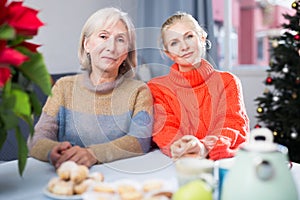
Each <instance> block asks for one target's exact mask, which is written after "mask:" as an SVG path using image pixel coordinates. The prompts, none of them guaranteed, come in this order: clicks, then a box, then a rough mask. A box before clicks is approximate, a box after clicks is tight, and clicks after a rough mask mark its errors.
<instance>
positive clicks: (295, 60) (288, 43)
mask: <svg viewBox="0 0 300 200" xmlns="http://www.w3.org/2000/svg"><path fill="white" fill-rule="evenodd" d="M292 8H293V9H295V14H293V15H290V14H284V15H283V16H284V18H285V19H286V20H287V23H285V24H283V25H282V27H283V31H282V32H283V33H282V34H281V35H280V36H278V37H273V38H270V44H271V46H272V48H271V49H270V68H268V70H267V74H268V76H267V78H266V80H265V85H266V89H265V91H264V92H263V94H262V96H260V97H257V98H256V99H255V101H256V102H257V106H258V107H257V116H256V118H257V119H258V124H257V125H256V126H255V128H259V127H262V126H265V127H268V128H269V129H271V130H272V131H273V134H274V142H276V143H279V144H282V145H284V146H286V147H288V149H289V158H290V160H291V161H294V162H298V163H300V0H297V1H295V2H293V3H292Z"/></svg>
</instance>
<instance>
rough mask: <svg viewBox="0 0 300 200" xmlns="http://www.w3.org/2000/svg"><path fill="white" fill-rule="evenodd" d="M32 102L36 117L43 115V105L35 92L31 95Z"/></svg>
mask: <svg viewBox="0 0 300 200" xmlns="http://www.w3.org/2000/svg"><path fill="white" fill-rule="evenodd" d="M29 97H30V102H31V106H32V111H33V113H34V114H35V115H41V113H42V104H41V102H40V100H39V98H38V97H37V95H36V94H35V93H34V92H31V93H30V94H29Z"/></svg>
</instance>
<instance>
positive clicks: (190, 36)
mask: <svg viewBox="0 0 300 200" xmlns="http://www.w3.org/2000/svg"><path fill="white" fill-rule="evenodd" d="M193 37H194V35H192V34H189V35H187V36H186V38H187V39H192V38H193Z"/></svg>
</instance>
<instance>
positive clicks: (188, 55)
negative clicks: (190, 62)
mask: <svg viewBox="0 0 300 200" xmlns="http://www.w3.org/2000/svg"><path fill="white" fill-rule="evenodd" d="M192 54H193V52H189V53H186V54H183V55H182V56H181V57H182V58H188V57H190V56H191V55H192Z"/></svg>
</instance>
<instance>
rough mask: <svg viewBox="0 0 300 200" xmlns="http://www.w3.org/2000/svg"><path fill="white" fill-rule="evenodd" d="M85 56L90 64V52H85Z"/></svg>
mask: <svg viewBox="0 0 300 200" xmlns="http://www.w3.org/2000/svg"><path fill="white" fill-rule="evenodd" d="M86 57H87V59H88V61H89V64H91V63H92V61H91V54H90V53H86Z"/></svg>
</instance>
